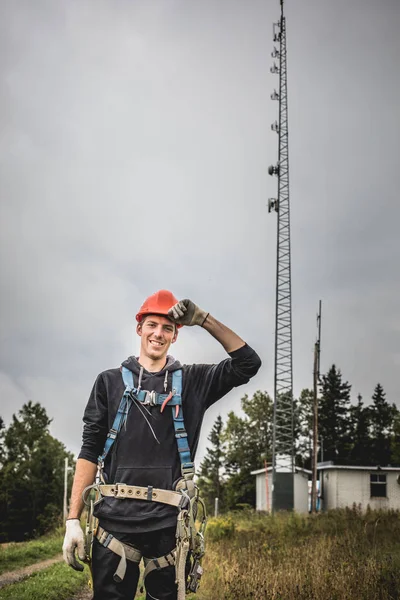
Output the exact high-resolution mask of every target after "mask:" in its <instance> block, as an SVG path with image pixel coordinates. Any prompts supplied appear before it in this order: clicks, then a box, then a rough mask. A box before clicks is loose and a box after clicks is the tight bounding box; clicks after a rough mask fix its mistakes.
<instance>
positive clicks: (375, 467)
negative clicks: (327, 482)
mask: <svg viewBox="0 0 400 600" xmlns="http://www.w3.org/2000/svg"><path fill="white" fill-rule="evenodd" d="M335 469H338V470H341V471H398V472H400V467H381V466H380V465H373V466H370V467H364V466H361V465H360V466H358V465H333V464H331V463H318V465H317V470H318V471H327V470H330V471H334V470H335Z"/></svg>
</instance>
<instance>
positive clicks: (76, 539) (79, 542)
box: [62, 519, 86, 571]
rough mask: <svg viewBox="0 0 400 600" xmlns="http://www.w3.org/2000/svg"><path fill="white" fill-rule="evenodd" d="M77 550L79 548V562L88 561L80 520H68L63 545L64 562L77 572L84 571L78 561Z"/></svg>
mask: <svg viewBox="0 0 400 600" xmlns="http://www.w3.org/2000/svg"><path fill="white" fill-rule="evenodd" d="M75 548H78V557H79V560H83V561H84V560H85V559H86V553H85V539H84V537H83V531H82V528H81V523H80V521H79V519H68V521H67V523H66V532H65V538H64V543H63V547H62V549H63V556H64V560H65V562H66V563H67V565H69V566H70V567H72V568H73V569H75V571H83V565H82V564H81V563H80V562H78V561H77V560H76V556H75Z"/></svg>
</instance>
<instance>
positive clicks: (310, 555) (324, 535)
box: [197, 510, 400, 600]
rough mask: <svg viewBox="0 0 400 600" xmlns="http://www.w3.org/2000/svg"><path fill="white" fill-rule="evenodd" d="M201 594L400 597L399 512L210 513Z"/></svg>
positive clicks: (362, 599) (236, 599)
mask: <svg viewBox="0 0 400 600" xmlns="http://www.w3.org/2000/svg"><path fill="white" fill-rule="evenodd" d="M208 540H209V543H208V547H207V556H206V558H205V561H204V568H205V571H206V575H205V576H204V581H203V582H202V587H201V590H199V593H198V594H197V600H211V599H213V600H214V599H215V598H223V599H225V600H246V599H252V600H395V599H399V598H400V514H399V513H398V512H397V513H396V512H391V513H383V512H382V513H378V512H368V513H367V514H365V515H362V514H361V513H359V511H357V510H343V511H332V512H330V513H328V514H321V515H316V516H300V515H297V514H289V515H286V514H282V515H279V514H278V515H275V516H268V515H264V516H262V515H256V514H254V513H248V514H243V515H231V516H227V517H222V518H221V519H217V520H211V521H210V523H209V530H208Z"/></svg>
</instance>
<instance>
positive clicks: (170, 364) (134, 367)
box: [122, 354, 182, 377]
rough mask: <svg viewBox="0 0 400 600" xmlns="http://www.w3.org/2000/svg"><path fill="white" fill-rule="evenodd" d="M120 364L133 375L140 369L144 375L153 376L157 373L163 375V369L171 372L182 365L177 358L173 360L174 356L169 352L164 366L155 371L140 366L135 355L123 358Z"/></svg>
mask: <svg viewBox="0 0 400 600" xmlns="http://www.w3.org/2000/svg"><path fill="white" fill-rule="evenodd" d="M122 366H123V367H126V368H127V369H129V370H130V371H132V373H133V374H134V375H139V373H140V371H142V372H143V373H145V374H146V375H151V376H153V377H157V376H158V375H159V376H162V377H164V375H165V371H168V372H169V373H172V372H173V371H177V370H178V369H182V365H181V363H180V362H179V360H175V358H174V357H173V356H171V355H170V354H168V355H167V363H166V365H165V366H164V368H163V369H161V371H158V372H156V373H152V372H150V371H147V370H146V369H145V368H144V367H142V365H141V364H140V363H139V360H138V359H137V358H136V356H130V357H129V358H127V359H126V360H124V362H123V363H122Z"/></svg>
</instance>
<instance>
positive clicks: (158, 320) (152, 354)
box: [136, 315, 178, 361]
mask: <svg viewBox="0 0 400 600" xmlns="http://www.w3.org/2000/svg"><path fill="white" fill-rule="evenodd" d="M136 332H137V334H138V335H140V337H141V338H142V339H141V342H140V354H141V356H142V355H143V356H144V357H146V358H148V359H150V360H152V361H163V360H165V358H166V356H167V352H168V349H169V347H170V345H171V344H173V343H174V342H175V340H176V338H177V337H178V331H177V329H176V326H175V325H174V323H173V322H172V321H170V320H169V319H168V318H167V317H163V316H162V315H147V316H146V317H145V318H144V319H143V321H141V323H138V325H137V327H136Z"/></svg>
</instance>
